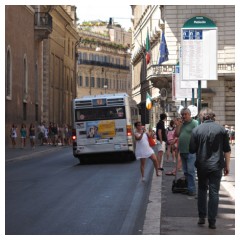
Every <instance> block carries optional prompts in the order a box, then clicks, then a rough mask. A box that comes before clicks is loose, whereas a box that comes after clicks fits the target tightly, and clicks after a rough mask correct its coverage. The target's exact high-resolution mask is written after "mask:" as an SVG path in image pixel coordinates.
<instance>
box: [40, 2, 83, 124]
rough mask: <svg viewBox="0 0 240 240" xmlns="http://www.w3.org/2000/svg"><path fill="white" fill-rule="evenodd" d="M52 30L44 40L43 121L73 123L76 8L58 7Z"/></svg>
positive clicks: (76, 38) (53, 14) (77, 38)
mask: <svg viewBox="0 0 240 240" xmlns="http://www.w3.org/2000/svg"><path fill="white" fill-rule="evenodd" d="M50 14H51V16H52V19H53V23H52V33H51V34H50V35H49V37H48V38H47V39H45V40H44V41H43V49H44V50H43V51H44V57H43V65H44V70H43V108H42V114H43V121H45V122H54V123H57V124H69V125H71V124H72V111H71V101H72V99H73V98H75V97H76V45H77V42H78V41H79V35H78V33H77V30H76V8H75V7H74V6H71V5H65V6H55V7H54V8H53V9H52V11H51V13H50Z"/></svg>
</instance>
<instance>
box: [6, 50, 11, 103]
mask: <svg viewBox="0 0 240 240" xmlns="http://www.w3.org/2000/svg"><path fill="white" fill-rule="evenodd" d="M11 62H12V59H11V53H10V47H8V50H7V62H6V68H7V69H6V98H7V99H9V100H10V99H11V98H12V63H11Z"/></svg>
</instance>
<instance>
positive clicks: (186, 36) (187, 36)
mask: <svg viewBox="0 0 240 240" xmlns="http://www.w3.org/2000/svg"><path fill="white" fill-rule="evenodd" d="M202 39H203V34H202V30H199V29H187V30H185V29H184V30H183V40H202Z"/></svg>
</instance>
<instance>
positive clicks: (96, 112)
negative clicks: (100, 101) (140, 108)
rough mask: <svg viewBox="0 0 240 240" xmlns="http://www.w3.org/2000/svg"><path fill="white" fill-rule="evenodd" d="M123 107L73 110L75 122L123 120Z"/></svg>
mask: <svg viewBox="0 0 240 240" xmlns="http://www.w3.org/2000/svg"><path fill="white" fill-rule="evenodd" d="M124 118H125V107H119V106H118V107H102V108H85V109H76V110H75V121H77V122H83V121H94V120H108V119H124Z"/></svg>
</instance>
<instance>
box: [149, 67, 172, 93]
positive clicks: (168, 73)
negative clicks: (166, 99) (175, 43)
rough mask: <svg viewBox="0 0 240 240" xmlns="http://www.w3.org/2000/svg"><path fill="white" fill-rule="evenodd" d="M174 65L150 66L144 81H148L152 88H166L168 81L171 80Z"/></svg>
mask: <svg viewBox="0 0 240 240" xmlns="http://www.w3.org/2000/svg"><path fill="white" fill-rule="evenodd" d="M174 70H175V65H170V64H169V65H161V66H159V65H151V66H150V67H149V68H148V69H147V76H146V80H150V81H151V82H152V84H153V86H154V87H157V88H159V89H161V88H168V87H169V86H168V80H171V79H172V72H173V71H174Z"/></svg>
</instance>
